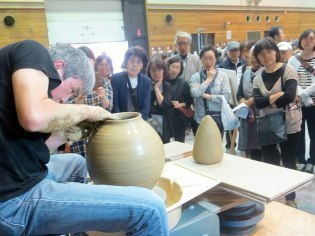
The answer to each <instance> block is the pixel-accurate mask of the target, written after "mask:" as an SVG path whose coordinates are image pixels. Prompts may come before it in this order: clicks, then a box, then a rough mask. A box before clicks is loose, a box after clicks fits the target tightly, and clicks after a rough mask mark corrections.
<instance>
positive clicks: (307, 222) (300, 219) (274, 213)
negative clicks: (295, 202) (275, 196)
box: [252, 202, 315, 236]
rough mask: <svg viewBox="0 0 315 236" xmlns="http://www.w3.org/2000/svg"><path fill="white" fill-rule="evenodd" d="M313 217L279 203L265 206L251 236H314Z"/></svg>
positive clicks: (314, 222)
mask: <svg viewBox="0 0 315 236" xmlns="http://www.w3.org/2000/svg"><path fill="white" fill-rule="evenodd" d="M314 225H315V216H314V215H312V214H309V213H306V212H304V211H301V210H298V209H295V208H292V207H288V206H286V205H284V204H282V203H279V202H272V203H270V204H268V205H267V206H266V209H265V216H264V219H263V220H262V221H261V222H259V223H258V224H257V228H256V231H255V232H254V233H253V234H252V236H275V235H276V236H291V235H292V236H293V235H294V236H314V235H315V228H314Z"/></svg>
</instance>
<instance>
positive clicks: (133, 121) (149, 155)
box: [86, 112, 165, 189]
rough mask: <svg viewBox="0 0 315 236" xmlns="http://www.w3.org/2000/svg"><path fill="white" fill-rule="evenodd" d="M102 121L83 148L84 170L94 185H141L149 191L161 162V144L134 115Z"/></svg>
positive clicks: (158, 138) (132, 113)
mask: <svg viewBox="0 0 315 236" xmlns="http://www.w3.org/2000/svg"><path fill="white" fill-rule="evenodd" d="M117 116H118V117H119V118H120V120H106V121H105V122H104V125H102V126H100V127H99V128H97V129H96V130H95V131H94V132H93V134H92V136H91V138H90V139H89V142H88V145H87V158H86V161H87V168H88V171H89V174H90V176H91V179H92V180H93V182H94V183H95V184H109V185H121V186H141V187H145V188H149V189H152V188H153V187H154V185H155V184H156V183H157V181H158V179H159V177H160V175H161V172H162V169H163V167H164V162H165V154H164V148H163V143H162V141H161V139H160V137H159V136H158V134H157V133H156V132H155V131H154V129H153V128H152V127H151V126H150V125H149V124H148V123H147V122H145V121H144V120H143V119H142V118H141V114H139V113H136V112H123V113H118V114H117Z"/></svg>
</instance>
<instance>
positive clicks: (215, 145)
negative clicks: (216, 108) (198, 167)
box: [193, 115, 223, 165]
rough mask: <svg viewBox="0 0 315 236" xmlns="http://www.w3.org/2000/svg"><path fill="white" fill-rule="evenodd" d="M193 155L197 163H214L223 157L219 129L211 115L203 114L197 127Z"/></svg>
mask: <svg viewBox="0 0 315 236" xmlns="http://www.w3.org/2000/svg"><path fill="white" fill-rule="evenodd" d="M193 157H194V159H195V161H196V162H197V163H199V164H207V165H209V164H216V163H219V162H220V161H221V160H222V158H223V147H222V138H221V133H220V130H219V128H218V126H217V124H216V123H215V122H214V120H213V119H212V117H211V116H209V115H207V116H205V117H204V118H203V119H202V120H201V122H200V125H199V127H198V130H197V133H196V136H195V141H194V147H193Z"/></svg>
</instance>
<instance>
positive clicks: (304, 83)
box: [297, 57, 315, 103]
mask: <svg viewBox="0 0 315 236" xmlns="http://www.w3.org/2000/svg"><path fill="white" fill-rule="evenodd" d="M305 61H306V62H307V63H308V64H310V65H311V66H313V67H314V68H315V57H313V58H312V59H310V60H305ZM297 73H298V75H299V80H298V85H299V86H300V87H301V88H302V89H306V88H307V87H309V86H311V85H312V82H313V81H312V75H311V74H310V72H308V71H306V69H305V68H304V67H303V66H302V65H300V66H299V68H298V69H297ZM311 98H312V99H313V103H315V95H312V96H311Z"/></svg>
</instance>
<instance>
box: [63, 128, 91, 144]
mask: <svg viewBox="0 0 315 236" xmlns="http://www.w3.org/2000/svg"><path fill="white" fill-rule="evenodd" d="M60 132H62V133H63V137H64V141H65V142H76V141H79V140H82V139H85V138H88V137H90V135H91V133H92V129H89V128H88V127H84V128H82V127H79V126H72V127H69V128H67V129H65V130H63V131H60Z"/></svg>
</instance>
